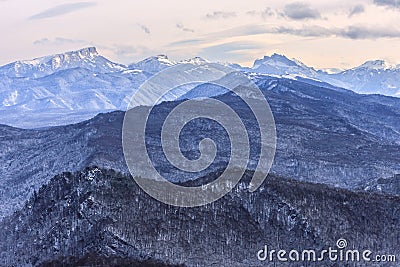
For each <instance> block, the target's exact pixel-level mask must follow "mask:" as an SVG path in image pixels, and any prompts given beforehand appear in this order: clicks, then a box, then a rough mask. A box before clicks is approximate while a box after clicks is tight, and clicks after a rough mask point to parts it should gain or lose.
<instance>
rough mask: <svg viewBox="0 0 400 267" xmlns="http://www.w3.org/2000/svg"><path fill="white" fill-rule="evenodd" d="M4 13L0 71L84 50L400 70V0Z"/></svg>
mask: <svg viewBox="0 0 400 267" xmlns="http://www.w3.org/2000/svg"><path fill="white" fill-rule="evenodd" d="M0 14H1V16H0V21H1V23H0V36H1V41H0V51H1V53H0V65H3V64H6V63H8V62H12V61H15V60H18V59H30V58H34V57H39V56H43V55H47V54H53V53H60V52H63V51H68V50H76V49H79V48H82V47H85V46H96V47H97V48H98V51H99V52H100V53H101V54H102V55H104V56H106V57H107V58H109V59H111V60H113V61H116V62H120V63H124V64H127V63H132V62H136V61H138V60H140V59H143V58H145V57H147V56H151V55H156V54H167V55H168V56H169V57H170V58H171V59H175V60H180V59H184V58H190V57H194V56H202V57H204V58H206V59H209V60H216V61H229V62H236V63H241V64H243V65H251V64H252V62H253V61H254V59H256V58H260V57H262V56H264V55H270V54H272V53H275V52H276V53H280V54H285V55H286V56H288V57H290V58H297V59H299V60H301V61H303V62H304V63H306V64H307V65H311V66H314V67H317V68H328V67H337V68H348V67H353V66H356V65H360V64H361V63H363V62H364V61H366V60H369V59H385V60H388V61H390V62H392V63H400V0H364V1H362V0H360V1H358V0H355V1H354V0H332V1H322V0H319V1H317V0H309V1H279V0H271V1H265V0H263V1H262V0H248V1H243V0H241V1H236V0H202V1H192V0H187V1H183V0H165V1H160V0H141V1H136V0H132V1H128V0H126V1H125V0H113V1H109V0H98V1H80V2H79V1H54V0H36V1H32V0H0Z"/></svg>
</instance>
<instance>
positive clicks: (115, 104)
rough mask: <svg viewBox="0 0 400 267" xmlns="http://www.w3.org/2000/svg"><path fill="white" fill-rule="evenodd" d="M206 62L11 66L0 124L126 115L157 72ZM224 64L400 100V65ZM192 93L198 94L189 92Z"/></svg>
mask: <svg viewBox="0 0 400 267" xmlns="http://www.w3.org/2000/svg"><path fill="white" fill-rule="evenodd" d="M207 63H210V62H209V61H207V60H205V59H202V58H200V57H194V58H192V59H187V60H182V61H179V62H175V61H172V60H170V59H169V58H168V57H167V56H165V55H158V56H154V57H149V58H147V59H144V60H142V61H140V62H138V63H135V64H131V65H129V66H128V67H126V66H123V65H120V64H117V63H113V62H111V61H110V60H108V59H106V58H104V57H103V56H101V55H99V54H98V52H97V50H96V48H94V47H88V48H84V49H81V50H78V51H72V52H66V53H63V54H57V55H52V56H46V57H42V58H37V59H33V60H24V61H17V62H14V63H10V64H7V65H5V66H2V67H0V123H3V124H8V125H13V126H17V127H23V128H37V127H44V126H52V125H61V124H69V123H75V122H79V121H81V120H82V119H89V118H90V117H92V116H94V115H95V114H97V113H99V112H107V111H111V110H124V109H125V108H126V106H127V103H128V102H129V100H130V98H131V96H132V95H133V94H134V92H135V90H136V89H137V88H138V87H139V86H140V85H141V84H142V83H143V82H144V81H145V80H146V79H148V78H149V77H151V76H152V75H154V74H155V73H157V72H159V71H162V70H165V69H166V68H168V67H171V66H174V65H176V64H189V65H193V66H200V65H201V64H207ZM222 65H224V66H229V67H232V68H234V69H236V70H238V71H242V72H245V73H247V75H249V77H251V78H252V77H259V76H260V75H261V76H262V75H265V76H266V77H268V76H275V77H276V76H278V77H284V78H290V79H294V80H299V81H303V82H306V83H309V84H314V85H316V84H323V86H324V87H327V88H331V89H334V90H340V89H339V88H338V87H341V88H347V89H351V90H354V91H356V92H361V93H376V94H385V95H390V96H400V66H388V65H387V64H386V63H385V62H384V61H382V60H378V61H369V62H366V63H365V64H363V65H361V66H359V67H357V68H353V69H350V70H346V71H342V72H339V73H337V72H333V73H332V72H329V73H328V72H325V71H321V70H315V69H314V68H311V67H308V66H306V65H305V64H303V63H301V62H300V61H298V60H296V59H288V58H287V57H285V56H283V55H278V54H273V55H271V56H265V57H263V58H262V59H258V60H256V61H255V62H254V65H253V67H252V68H247V67H242V66H240V65H238V64H231V63H225V64H222ZM261 76H260V77H261ZM327 83H329V84H331V85H334V86H330V85H329V84H327ZM192 89H195V92H190V91H191V90H192ZM215 90H216V89H215V88H212V87H210V86H207V85H205V86H200V87H198V86H197V84H193V85H184V86H181V87H178V88H175V90H174V91H173V92H171V93H170V94H169V95H166V96H165V97H164V98H163V99H162V100H163V101H171V100H175V99H178V98H188V97H189V98H195V97H210V96H215V95H218V94H222V93H224V92H225V91H224V90H217V91H215ZM214 91H215V92H214Z"/></svg>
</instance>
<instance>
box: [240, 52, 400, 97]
mask: <svg viewBox="0 0 400 267" xmlns="http://www.w3.org/2000/svg"><path fill="white" fill-rule="evenodd" d="M242 70H244V71H248V72H255V73H261V74H269V75H279V76H281V77H286V78H294V79H296V78H298V77H302V78H309V79H316V80H319V81H322V82H327V83H330V84H332V85H334V86H338V87H342V88H346V89H350V90H353V91H355V92H357V93H363V94H383V95H388V96H397V97H399V96H400V65H397V66H394V65H390V64H388V63H387V62H385V61H384V60H373V61H367V62H365V63H364V64H362V65H360V66H359V67H355V68H352V69H349V70H344V71H338V70H335V71H329V70H328V71H324V70H315V69H314V68H312V67H308V66H306V65H305V64H303V63H302V62H300V61H298V60H296V59H288V58H287V57H285V56H283V55H278V54H273V55H272V56H265V57H264V58H262V59H257V60H256V61H255V62H254V65H253V67H252V68H251V69H245V68H244V69H242Z"/></svg>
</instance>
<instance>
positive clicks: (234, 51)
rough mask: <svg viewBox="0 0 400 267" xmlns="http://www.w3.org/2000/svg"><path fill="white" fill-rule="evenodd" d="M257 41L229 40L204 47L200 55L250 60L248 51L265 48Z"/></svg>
mask: <svg viewBox="0 0 400 267" xmlns="http://www.w3.org/2000/svg"><path fill="white" fill-rule="evenodd" d="M263 48H264V46H263V45H258V44H256V43H242V42H229V43H223V44H218V45H213V46H207V47H205V48H203V49H202V50H201V51H200V52H199V55H200V56H202V57H205V58H209V59H211V60H234V61H243V60H248V53H250V52H253V51H254V50H259V49H263Z"/></svg>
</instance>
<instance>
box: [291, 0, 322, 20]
mask: <svg viewBox="0 0 400 267" xmlns="http://www.w3.org/2000/svg"><path fill="white" fill-rule="evenodd" d="M283 14H284V16H286V17H288V18H291V19H293V20H305V19H318V18H320V17H321V14H320V13H319V11H318V10H316V9H313V8H311V7H310V6H309V5H308V4H306V3H301V2H294V3H291V4H287V5H286V6H285V7H284V9H283Z"/></svg>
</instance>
